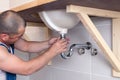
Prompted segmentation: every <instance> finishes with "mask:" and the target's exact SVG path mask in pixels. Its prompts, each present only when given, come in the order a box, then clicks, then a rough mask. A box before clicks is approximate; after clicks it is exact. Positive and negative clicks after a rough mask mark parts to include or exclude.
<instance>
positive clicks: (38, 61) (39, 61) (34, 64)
mask: <svg viewBox="0 0 120 80" xmlns="http://www.w3.org/2000/svg"><path fill="white" fill-rule="evenodd" d="M54 56H55V54H53V53H51V52H45V53H44V54H42V55H41V56H38V57H36V58H34V59H32V60H30V61H29V62H28V63H27V67H26V68H27V71H26V72H27V73H25V74H26V75H29V74H32V73H34V72H36V71H38V70H40V69H42V68H43V67H44V66H45V65H46V64H47V63H48V62H49V61H50V60H51V59H52V58H53V57H54Z"/></svg>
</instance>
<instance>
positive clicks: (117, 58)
mask: <svg viewBox="0 0 120 80" xmlns="http://www.w3.org/2000/svg"><path fill="white" fill-rule="evenodd" d="M67 12H72V13H77V14H78V17H79V19H80V20H81V22H82V23H83V25H84V27H85V28H86V29H87V31H88V32H89V33H90V34H91V36H92V37H93V39H94V40H95V41H96V43H97V44H98V46H99V47H100V48H101V50H102V51H103V52H104V55H105V56H106V58H107V60H108V61H109V62H110V64H111V65H112V67H113V69H114V70H113V76H115V77H120V43H119V40H120V35H119V31H120V19H116V18H120V12H115V11H109V10H102V9H95V8H89V7H81V6H75V5H70V6H67ZM88 15H93V16H100V17H108V18H112V19H113V51H112V50H111V49H110V48H109V46H108V45H107V43H106V42H105V40H104V39H103V37H102V36H101V34H100V32H99V31H98V30H97V28H96V27H95V25H94V23H93V22H92V20H91V19H90V18H89V16H88ZM118 23H119V24H118ZM113 52H114V53H115V54H114V53H113Z"/></svg>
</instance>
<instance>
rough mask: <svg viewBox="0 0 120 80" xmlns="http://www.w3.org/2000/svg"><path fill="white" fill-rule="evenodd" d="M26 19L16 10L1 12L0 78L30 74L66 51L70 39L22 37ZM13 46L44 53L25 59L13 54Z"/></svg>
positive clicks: (7, 78) (9, 79) (2, 79)
mask: <svg viewBox="0 0 120 80" xmlns="http://www.w3.org/2000/svg"><path fill="white" fill-rule="evenodd" d="M25 26H26V25H25V21H24V20H23V18H22V17H21V16H19V15H18V14H17V13H16V12H14V11H10V10H8V11H5V12H3V13H1V14H0V80H16V74H22V75H29V74H31V73H34V72H36V71H38V70H39V69H41V68H42V67H44V66H45V65H46V64H47V63H48V62H49V61H50V60H51V59H52V58H53V57H55V56H56V55H58V54H60V53H61V52H64V51H66V48H67V44H68V41H67V40H65V39H63V40H60V39H59V38H52V39H50V40H48V41H44V42H34V41H26V40H24V39H22V38H21V37H22V35H23V34H24V32H25ZM13 47H14V48H16V49H18V50H21V51H25V52H40V51H42V50H45V49H48V50H47V51H46V52H44V54H42V55H40V56H38V57H36V58H34V59H31V60H29V61H23V60H21V59H19V58H18V57H16V56H15V55H13V54H12V53H14V51H13Z"/></svg>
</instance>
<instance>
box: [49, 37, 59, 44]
mask: <svg viewBox="0 0 120 80" xmlns="http://www.w3.org/2000/svg"><path fill="white" fill-rule="evenodd" d="M56 41H57V38H51V39H50V40H49V41H48V44H49V45H52V44H54V43H55V42H56Z"/></svg>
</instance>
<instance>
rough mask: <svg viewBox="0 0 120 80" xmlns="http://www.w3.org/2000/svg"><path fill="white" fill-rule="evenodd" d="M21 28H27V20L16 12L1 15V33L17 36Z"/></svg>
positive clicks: (8, 11)
mask: <svg viewBox="0 0 120 80" xmlns="http://www.w3.org/2000/svg"><path fill="white" fill-rule="evenodd" d="M20 27H26V22H25V20H24V19H23V18H22V17H21V16H20V15H19V14H18V13H17V12H15V11H12V10H7V11H5V12H3V13H1V14H0V33H6V34H17V33H18V29H19V28H20Z"/></svg>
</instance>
